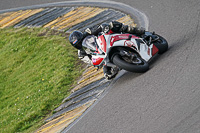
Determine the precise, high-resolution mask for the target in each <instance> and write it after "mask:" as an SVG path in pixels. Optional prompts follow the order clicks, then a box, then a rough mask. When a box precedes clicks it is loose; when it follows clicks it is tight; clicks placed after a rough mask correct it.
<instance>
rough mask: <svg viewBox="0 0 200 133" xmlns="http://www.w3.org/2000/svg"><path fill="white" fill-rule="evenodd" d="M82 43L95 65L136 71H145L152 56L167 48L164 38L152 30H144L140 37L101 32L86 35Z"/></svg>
mask: <svg viewBox="0 0 200 133" xmlns="http://www.w3.org/2000/svg"><path fill="white" fill-rule="evenodd" d="M82 45H83V46H84V47H86V48H87V49H89V50H90V51H89V53H90V55H91V60H92V63H93V65H94V66H95V67H98V68H101V67H102V66H107V67H110V68H112V69H113V70H114V68H119V69H124V70H127V71H130V72H137V73H142V72H146V71H147V70H148V69H149V62H150V61H151V60H152V59H153V57H154V56H155V55H157V54H162V53H164V52H165V51H167V49H168V43H167V41H166V39H165V38H163V37H162V36H160V35H158V34H155V33H154V32H153V33H152V32H145V34H144V35H142V36H140V37H138V36H135V35H133V34H126V33H123V34H115V33H109V32H102V33H101V34H100V35H99V36H98V37H96V36H94V35H91V36H88V37H86V38H85V39H84V40H83V43H82Z"/></svg>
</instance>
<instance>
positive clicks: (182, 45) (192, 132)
mask: <svg viewBox="0 0 200 133" xmlns="http://www.w3.org/2000/svg"><path fill="white" fill-rule="evenodd" d="M59 1H61V0H59ZM59 1H56V0H38V1H33V0H26V1H24V0H15V1H13V0H3V1H1V2H0V3H1V4H0V10H2V9H7V8H14V7H19V6H28V5H33V4H42V3H48V2H59ZM115 1H117V2H120V1H119V0H115ZM123 3H124V4H127V5H130V6H132V7H135V8H137V9H139V10H140V11H142V12H144V13H145V14H146V15H147V16H148V17H149V22H150V27H149V29H150V31H151V30H154V31H155V32H157V33H158V34H161V35H162V36H164V37H165V38H166V39H167V40H168V43H169V46H170V48H169V50H168V51H167V52H166V53H165V54H163V55H161V56H158V57H157V59H156V60H155V61H154V62H153V63H152V64H151V69H150V70H149V71H148V72H146V73H144V74H136V73H129V72H127V73H125V74H124V75H123V76H122V77H121V78H120V79H119V80H118V81H117V82H116V83H115V84H114V86H113V87H112V88H111V89H110V90H109V92H108V93H107V95H106V96H105V97H104V98H103V99H102V100H101V101H100V102H99V103H98V104H97V105H96V106H95V107H94V108H93V109H92V110H91V111H89V112H88V113H87V114H86V115H85V116H84V117H83V118H82V119H81V120H80V121H79V122H78V123H77V124H76V125H74V126H73V127H72V128H71V129H70V130H69V132H70V133H80V132H85V133H96V132H98V133H100V132H107V133H121V132H122V133H199V132H200V84H199V83H200V43H199V42H200V26H199V25H200V22H199V21H200V1H199V0H190V1H188V0H165V1H162V2H161V1H160V0H151V1H149V0H134V1H132V0H123Z"/></svg>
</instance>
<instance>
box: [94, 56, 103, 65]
mask: <svg viewBox="0 0 200 133" xmlns="http://www.w3.org/2000/svg"><path fill="white" fill-rule="evenodd" d="M102 61H103V58H100V57H99V58H92V63H93V65H99V64H100V63H101V62H102Z"/></svg>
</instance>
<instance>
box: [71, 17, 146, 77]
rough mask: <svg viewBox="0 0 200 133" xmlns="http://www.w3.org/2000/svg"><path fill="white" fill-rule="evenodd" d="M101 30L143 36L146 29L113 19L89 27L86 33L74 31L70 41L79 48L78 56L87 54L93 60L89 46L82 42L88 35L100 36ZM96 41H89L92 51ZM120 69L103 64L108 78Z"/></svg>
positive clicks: (82, 56) (81, 57)
mask: <svg viewBox="0 0 200 133" xmlns="http://www.w3.org/2000/svg"><path fill="white" fill-rule="evenodd" d="M101 32H104V33H130V34H135V35H136V36H141V35H143V34H144V33H145V30H144V29H139V28H136V27H132V26H129V25H124V24H122V23H120V22H117V21H112V22H110V23H109V24H102V25H100V26H95V27H93V28H87V29H86V30H85V32H84V33H82V32H80V31H73V32H72V33H71V34H70V36H69V41H70V43H71V45H72V46H73V47H75V48H77V49H78V56H79V58H80V59H83V58H84V57H85V56H87V57H88V58H89V59H90V61H91V60H92V58H91V57H92V56H91V55H90V54H88V53H89V52H88V47H87V48H85V47H84V46H82V42H83V40H84V39H85V38H86V37H88V36H90V35H94V36H98V35H99V34H100V33H101ZM94 42H95V41H93V42H92V43H89V45H90V46H89V50H90V51H91V50H92V49H93V48H96V45H95V43H94ZM88 63H89V62H88ZM91 64H92V63H91ZM118 71H119V70H118V68H112V67H107V66H103V72H104V76H105V78H107V79H112V78H114V77H115V76H116V75H117V73H118Z"/></svg>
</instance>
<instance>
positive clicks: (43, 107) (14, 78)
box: [0, 28, 83, 133]
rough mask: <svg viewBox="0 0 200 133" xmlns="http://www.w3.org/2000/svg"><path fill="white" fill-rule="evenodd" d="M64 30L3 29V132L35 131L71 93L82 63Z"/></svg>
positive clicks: (0, 49) (0, 82) (0, 37)
mask: <svg viewBox="0 0 200 133" xmlns="http://www.w3.org/2000/svg"><path fill="white" fill-rule="evenodd" d="M63 34H64V33H60V32H55V31H52V30H48V29H42V28H36V29H28V28H20V29H14V28H8V29H0V112H1V113H0V132H6V133H9V132H33V131H34V130H35V129H37V128H38V127H39V126H40V125H41V124H42V122H43V119H44V118H45V117H47V116H48V115H50V114H51V113H52V110H53V109H54V108H56V107H57V106H58V105H59V104H60V103H61V101H62V100H63V98H64V97H66V96H67V95H69V90H70V89H71V88H72V87H73V85H74V84H75V82H76V79H77V78H78V77H79V76H80V75H81V73H82V70H83V69H82V68H83V65H82V63H80V62H78V61H79V60H78V58H77V51H76V50H75V49H74V48H73V47H72V46H71V45H70V44H69V43H68V42H67V41H66V38H65V37H64V36H63Z"/></svg>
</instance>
